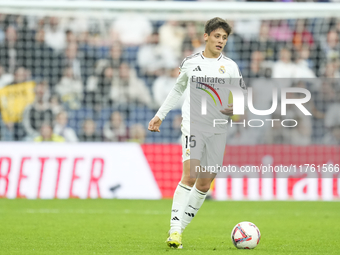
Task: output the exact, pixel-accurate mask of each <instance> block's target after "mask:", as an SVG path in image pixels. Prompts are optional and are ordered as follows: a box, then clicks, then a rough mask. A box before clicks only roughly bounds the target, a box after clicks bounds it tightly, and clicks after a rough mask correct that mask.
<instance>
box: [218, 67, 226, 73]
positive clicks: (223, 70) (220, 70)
mask: <svg viewBox="0 0 340 255" xmlns="http://www.w3.org/2000/svg"><path fill="white" fill-rule="evenodd" d="M218 71H219V72H220V73H221V74H224V73H225V68H224V66H221V67H220V69H218Z"/></svg>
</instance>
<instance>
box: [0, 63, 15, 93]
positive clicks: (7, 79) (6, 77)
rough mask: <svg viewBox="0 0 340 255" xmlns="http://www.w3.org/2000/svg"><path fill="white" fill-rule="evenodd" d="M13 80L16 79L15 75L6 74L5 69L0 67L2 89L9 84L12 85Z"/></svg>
mask: <svg viewBox="0 0 340 255" xmlns="http://www.w3.org/2000/svg"><path fill="white" fill-rule="evenodd" d="M13 79H14V77H13V75H12V74H9V73H6V72H5V69H4V68H3V67H2V66H0V89H1V88H3V87H5V86H6V85H8V84H12V82H13Z"/></svg>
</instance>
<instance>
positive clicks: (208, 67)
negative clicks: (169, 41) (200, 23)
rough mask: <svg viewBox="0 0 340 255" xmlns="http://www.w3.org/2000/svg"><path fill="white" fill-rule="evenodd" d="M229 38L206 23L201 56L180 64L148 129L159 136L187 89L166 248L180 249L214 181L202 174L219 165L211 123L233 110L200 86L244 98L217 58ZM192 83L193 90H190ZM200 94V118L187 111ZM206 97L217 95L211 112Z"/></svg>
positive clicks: (224, 28) (228, 66) (219, 130)
mask: <svg viewBox="0 0 340 255" xmlns="http://www.w3.org/2000/svg"><path fill="white" fill-rule="evenodd" d="M230 33H231V27H230V26H229V24H228V23H227V22H226V21H225V20H224V19H221V18H217V17H216V18H213V19H211V20H208V21H207V22H206V25H205V33H204V40H205V42H206V45H205V49H204V51H203V52H199V53H196V54H193V55H191V56H189V57H187V58H185V59H184V60H183V62H182V64H181V66H180V74H179V77H178V79H177V82H176V84H175V86H174V87H173V88H172V90H171V91H170V93H169V95H168V97H167V98H166V100H165V101H164V103H163V104H162V106H161V107H160V109H159V110H158V112H157V113H156V115H155V117H154V118H153V119H152V120H151V121H150V123H149V126H148V129H149V130H150V131H152V132H160V130H159V128H160V125H161V124H162V121H163V120H164V118H165V116H166V115H167V113H168V112H169V111H170V110H171V109H172V108H173V107H174V106H175V105H176V103H177V102H178V100H179V99H180V97H181V95H182V94H183V92H184V91H185V89H189V93H188V96H187V97H186V98H185V101H184V104H183V107H182V117H183V121H182V151H183V156H182V157H183V174H182V178H181V181H180V182H179V184H178V186H177V188H176V191H175V194H174V197H173V204H172V210H171V220H170V231H169V237H168V239H167V240H166V242H167V244H168V246H169V247H173V248H177V249H182V248H183V245H182V232H183V231H184V229H185V227H186V226H187V225H188V224H189V223H190V222H191V220H192V219H193V217H194V216H195V215H196V213H197V212H198V210H199V209H200V207H201V205H202V204H203V202H204V200H205V197H206V194H207V192H208V190H209V188H210V185H211V182H212V181H213V180H214V178H215V176H216V172H215V171H205V170H206V168H205V166H208V165H213V166H215V165H218V166H221V165H222V162H223V155H224V150H225V145H226V131H227V130H226V125H219V126H218V127H213V123H212V121H213V119H228V118H229V116H232V115H233V105H232V104H230V102H229V101H228V96H229V93H230V90H228V89H226V88H224V89H219V91H218V93H217V91H216V90H215V89H214V87H213V86H211V85H209V84H208V83H209V82H206V81H207V77H208V80H210V81H211V80H212V81H218V80H219V79H220V80H222V79H224V80H227V81H228V82H229V83H230V84H231V85H235V86H238V87H241V89H242V92H243V93H244V94H246V88H245V86H244V83H243V79H242V76H241V73H240V71H239V68H238V66H237V64H236V63H235V62H234V61H232V60H231V59H229V58H227V57H225V56H223V54H222V53H221V52H222V50H223V48H224V46H225V45H226V43H227V39H228V36H229V35H230ZM193 81H196V84H199V86H197V87H194V88H193V87H191V84H192V82H193ZM196 88H198V89H196ZM200 93H201V94H200ZM202 93H203V94H204V93H207V94H206V95H208V94H209V95H211V97H208V98H207V99H206V101H207V102H206V105H207V106H208V108H207V110H206V111H207V113H206V115H205V116H202V115H201V108H200V107H199V108H198V109H197V107H193V104H196V103H197V102H200V100H201V96H200V95H203V94H202ZM212 94H216V95H217V94H218V96H219V97H218V99H219V102H221V107H220V108H219V109H218V108H217V107H214V103H215V105H216V101H217V100H216V101H215V99H213V98H212ZM197 97H198V98H197ZM195 99H197V100H195ZM190 100H191V101H192V102H191V103H190ZM222 102H223V104H224V105H222ZM228 103H229V104H228ZM190 104H191V106H192V107H191V108H190ZM197 169H199V171H198V172H197V171H196V170H197ZM202 169H203V170H204V171H203V170H202Z"/></svg>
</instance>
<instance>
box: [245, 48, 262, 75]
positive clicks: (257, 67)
mask: <svg viewBox="0 0 340 255" xmlns="http://www.w3.org/2000/svg"><path fill="white" fill-rule="evenodd" d="M263 60H264V56H263V53H262V52H260V51H253V52H252V53H251V60H250V66H249V69H248V70H247V71H246V72H244V73H243V75H244V77H247V78H259V77H261V76H263V66H262V63H263Z"/></svg>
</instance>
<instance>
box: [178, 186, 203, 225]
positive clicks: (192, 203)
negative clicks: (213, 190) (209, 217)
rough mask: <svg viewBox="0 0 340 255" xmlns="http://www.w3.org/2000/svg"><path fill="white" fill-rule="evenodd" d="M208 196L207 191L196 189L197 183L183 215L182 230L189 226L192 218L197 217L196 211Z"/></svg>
mask: <svg viewBox="0 0 340 255" xmlns="http://www.w3.org/2000/svg"><path fill="white" fill-rule="evenodd" d="M206 196H207V193H206V192H202V191H199V190H198V189H196V185H195V186H194V187H193V188H192V189H191V192H190V195H189V201H188V204H187V206H186V208H185V210H184V214H183V217H182V230H184V229H185V228H186V226H188V224H189V223H190V222H191V220H192V219H193V218H194V217H195V215H196V213H197V212H198V210H199V209H200V208H201V206H202V204H203V202H204V200H205V197H206Z"/></svg>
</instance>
